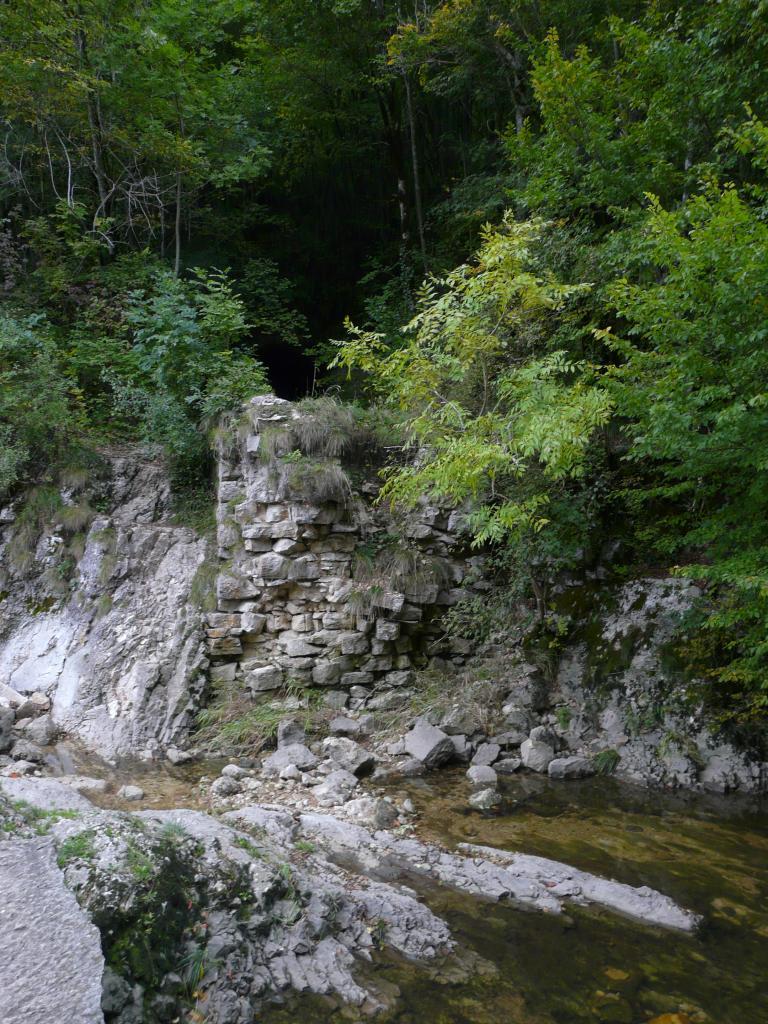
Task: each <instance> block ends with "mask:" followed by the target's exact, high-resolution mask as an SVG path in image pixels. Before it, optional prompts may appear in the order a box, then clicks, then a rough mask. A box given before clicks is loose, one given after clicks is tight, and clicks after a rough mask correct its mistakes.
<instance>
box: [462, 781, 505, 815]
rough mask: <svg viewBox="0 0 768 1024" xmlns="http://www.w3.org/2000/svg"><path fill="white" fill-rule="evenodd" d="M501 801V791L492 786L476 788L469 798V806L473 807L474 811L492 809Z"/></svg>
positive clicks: (499, 804)
mask: <svg viewBox="0 0 768 1024" xmlns="http://www.w3.org/2000/svg"><path fill="white" fill-rule="evenodd" d="M501 802H502V801H501V793H499V791H498V790H497V789H494V787H493V786H488V787H486V788H485V789H481V790H478V792H477V793H473V794H472V795H471V796H470V798H469V806H470V807H473V808H474V809H475V810H476V811H492V810H494V809H495V808H496V807H499V806H501Z"/></svg>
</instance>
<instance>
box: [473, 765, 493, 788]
mask: <svg viewBox="0 0 768 1024" xmlns="http://www.w3.org/2000/svg"><path fill="white" fill-rule="evenodd" d="M467 778H468V779H469V781H470V782H471V783H472V785H473V786H483V787H486V786H491V787H495V786H496V783H497V782H498V776H497V774H496V772H495V771H494V770H493V768H490V767H489V766H488V765H484V764H473V765H472V766H471V767H470V768H469V769H468V770H467Z"/></svg>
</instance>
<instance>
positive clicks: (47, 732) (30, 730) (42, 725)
mask: <svg viewBox="0 0 768 1024" xmlns="http://www.w3.org/2000/svg"><path fill="white" fill-rule="evenodd" d="M58 731H59V730H58V729H57V728H56V726H55V725H54V724H53V719H52V718H51V716H50V715H40V716H39V718H30V719H29V721H28V722H27V723H26V724H25V726H24V736H25V737H26V739H28V740H30V741H31V742H32V743H37V744H38V746H41V747H49V746H50V745H51V744H52V743H53V741H54V740H55V739H56V736H57V734H58Z"/></svg>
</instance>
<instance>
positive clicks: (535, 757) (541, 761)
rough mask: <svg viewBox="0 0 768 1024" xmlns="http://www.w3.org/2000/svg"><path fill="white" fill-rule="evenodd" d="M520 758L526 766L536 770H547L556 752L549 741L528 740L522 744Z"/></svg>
mask: <svg viewBox="0 0 768 1024" xmlns="http://www.w3.org/2000/svg"><path fill="white" fill-rule="evenodd" d="M520 758H521V760H522V762H523V764H524V765H525V767H526V768H530V769H531V771H534V772H545V771H546V770H547V768H548V767H549V763H550V761H554V759H555V752H554V750H553V749H552V747H551V746H550V745H549V744H548V743H544V742H542V741H541V740H530V739H529V740H526V741H525V742H524V743H522V744H521V745H520Z"/></svg>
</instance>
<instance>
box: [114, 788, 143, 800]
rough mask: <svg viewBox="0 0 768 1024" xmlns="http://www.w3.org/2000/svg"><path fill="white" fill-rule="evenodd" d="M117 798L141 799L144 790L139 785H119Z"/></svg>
mask: <svg viewBox="0 0 768 1024" xmlns="http://www.w3.org/2000/svg"><path fill="white" fill-rule="evenodd" d="M117 797H118V799H119V800H143V799H144V790H143V789H142V788H141V786H121V787H120V789H118V791H117Z"/></svg>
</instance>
